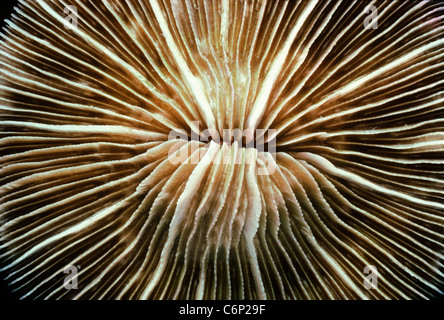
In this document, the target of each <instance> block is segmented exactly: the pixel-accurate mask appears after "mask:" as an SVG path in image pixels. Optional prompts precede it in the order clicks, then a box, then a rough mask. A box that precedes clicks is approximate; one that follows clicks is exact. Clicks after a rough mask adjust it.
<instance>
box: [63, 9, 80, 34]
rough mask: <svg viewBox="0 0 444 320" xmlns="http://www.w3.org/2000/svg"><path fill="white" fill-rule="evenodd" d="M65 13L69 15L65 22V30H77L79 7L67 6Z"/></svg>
mask: <svg viewBox="0 0 444 320" xmlns="http://www.w3.org/2000/svg"><path fill="white" fill-rule="evenodd" d="M63 12H64V13H65V14H67V16H66V17H65V21H64V22H63V25H64V27H65V29H69V30H73V29H77V21H78V19H79V15H78V13H77V7H76V6H73V5H69V6H66V7H65V9H63Z"/></svg>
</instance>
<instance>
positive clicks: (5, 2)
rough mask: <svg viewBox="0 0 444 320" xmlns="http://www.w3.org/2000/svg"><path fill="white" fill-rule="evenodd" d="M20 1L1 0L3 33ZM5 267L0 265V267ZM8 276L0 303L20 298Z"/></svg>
mask: <svg viewBox="0 0 444 320" xmlns="http://www.w3.org/2000/svg"><path fill="white" fill-rule="evenodd" d="M17 2H18V0H1V2H0V19H1V29H2V33H3V27H4V26H5V25H6V24H5V21H4V20H5V19H7V18H10V17H11V13H12V12H13V9H14V5H16V4H17ZM1 266H3V265H2V264H1V263H0V267H1ZM5 276H6V274H5V273H0V301H2V302H3V301H4V300H8V301H10V300H17V299H18V297H17V296H16V295H14V294H12V293H11V289H9V288H8V286H7V284H6V281H4V280H3V278H4V277H5Z"/></svg>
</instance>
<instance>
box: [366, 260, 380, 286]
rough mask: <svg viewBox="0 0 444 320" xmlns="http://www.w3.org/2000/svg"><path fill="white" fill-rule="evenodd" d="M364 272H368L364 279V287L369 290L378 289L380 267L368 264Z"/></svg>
mask: <svg viewBox="0 0 444 320" xmlns="http://www.w3.org/2000/svg"><path fill="white" fill-rule="evenodd" d="M364 273H365V274H368V276H366V277H365V279H364V287H365V288H366V289H368V290H370V289H378V277H379V274H378V269H377V268H376V267H375V266H366V267H365V268H364Z"/></svg>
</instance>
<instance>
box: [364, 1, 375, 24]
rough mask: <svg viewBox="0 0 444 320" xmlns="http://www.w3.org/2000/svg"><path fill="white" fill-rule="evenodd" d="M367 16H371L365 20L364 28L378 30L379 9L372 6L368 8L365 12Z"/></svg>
mask: <svg viewBox="0 0 444 320" xmlns="http://www.w3.org/2000/svg"><path fill="white" fill-rule="evenodd" d="M364 12H365V13H366V14H369V13H370V14H369V15H368V16H367V17H366V18H365V19H364V28H365V29H367V30H369V29H378V9H377V8H376V7H375V6H373V5H370V6H368V7H367V8H366V9H365V11H364Z"/></svg>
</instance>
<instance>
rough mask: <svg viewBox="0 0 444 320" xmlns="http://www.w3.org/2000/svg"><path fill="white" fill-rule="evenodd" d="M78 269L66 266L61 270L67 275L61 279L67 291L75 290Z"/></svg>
mask: <svg viewBox="0 0 444 320" xmlns="http://www.w3.org/2000/svg"><path fill="white" fill-rule="evenodd" d="M78 268H79V267H78V266H77V267H76V266H73V265H67V266H65V268H63V273H67V274H68V275H67V276H66V277H65V279H63V286H64V287H65V289H67V290H71V289H77V271H78V270H77V269H78Z"/></svg>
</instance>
